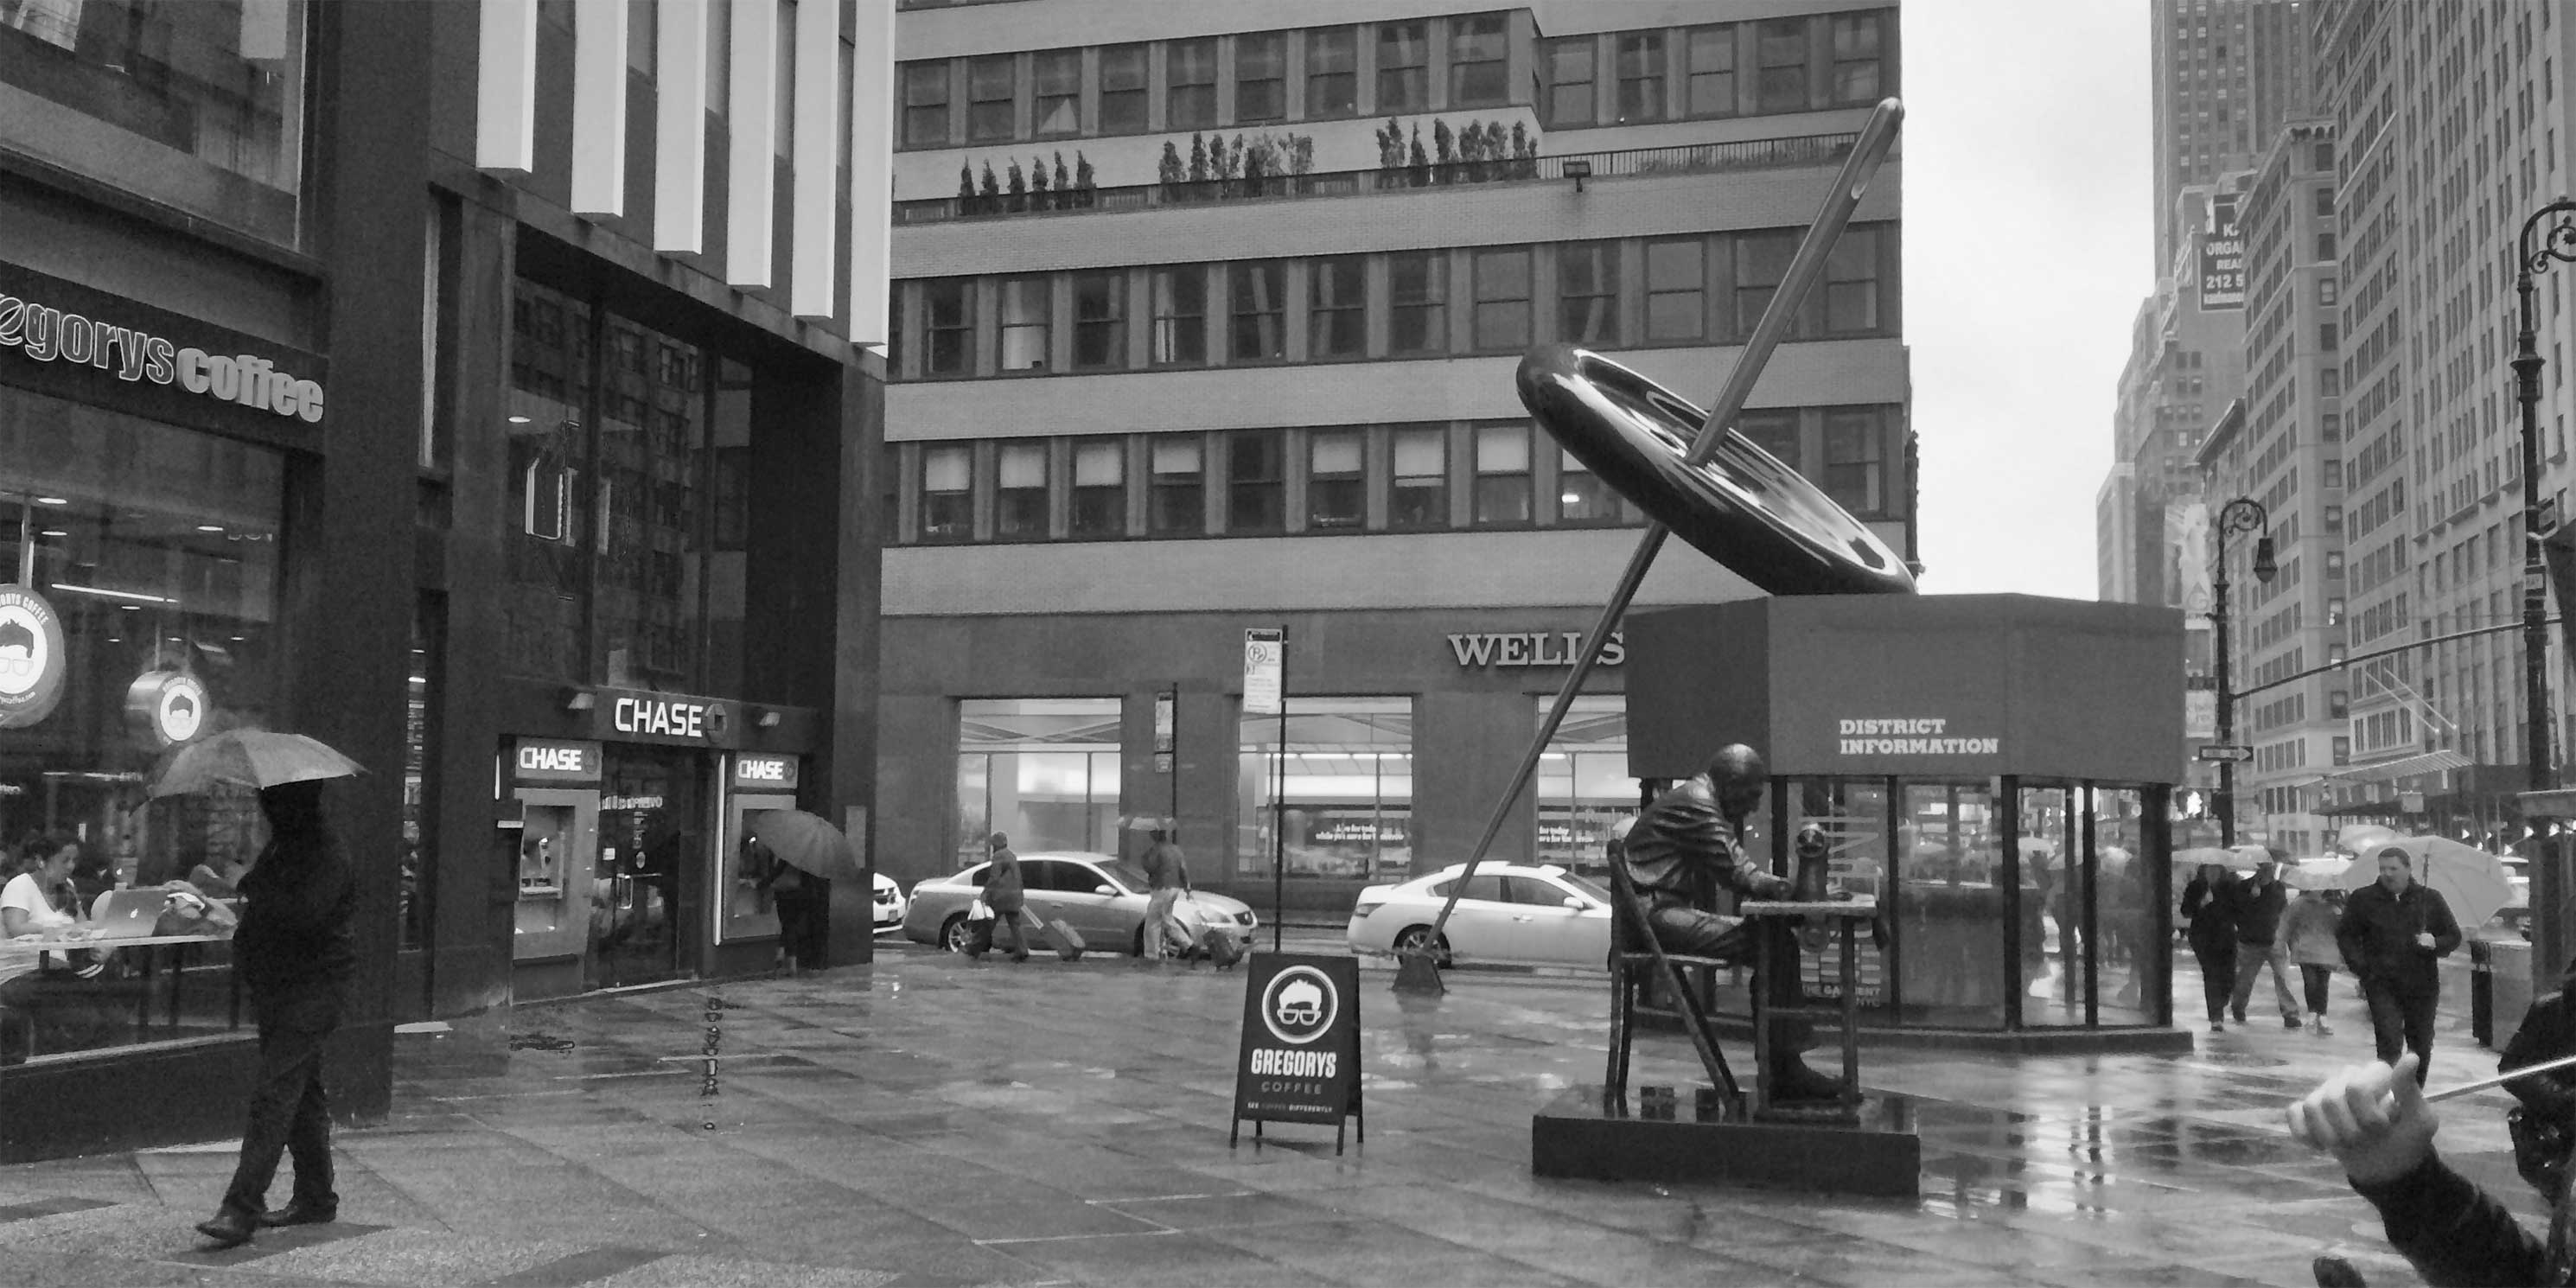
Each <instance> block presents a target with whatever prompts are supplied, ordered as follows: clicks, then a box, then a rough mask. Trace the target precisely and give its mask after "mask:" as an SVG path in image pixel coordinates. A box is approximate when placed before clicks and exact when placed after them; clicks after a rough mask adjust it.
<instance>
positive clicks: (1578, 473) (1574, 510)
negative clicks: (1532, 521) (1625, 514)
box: [1556, 449, 1619, 525]
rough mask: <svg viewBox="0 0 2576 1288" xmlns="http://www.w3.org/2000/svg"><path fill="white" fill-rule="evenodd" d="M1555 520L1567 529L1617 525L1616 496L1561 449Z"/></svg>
mask: <svg viewBox="0 0 2576 1288" xmlns="http://www.w3.org/2000/svg"><path fill="white" fill-rule="evenodd" d="M1556 518H1557V522H1559V523H1563V524H1567V525H1575V524H1585V523H1616V522H1618V521H1619V494H1618V493H1616V492H1613V491H1611V490H1610V485H1609V484H1607V483H1604V482H1602V481H1601V476H1600V475H1597V474H1594V473H1593V472H1592V471H1590V470H1588V469H1585V468H1584V466H1583V462H1581V461H1579V460H1576V459H1575V458H1574V453H1572V452H1568V451H1564V450H1562V449H1560V450H1559V451H1558V452H1557V462H1556Z"/></svg>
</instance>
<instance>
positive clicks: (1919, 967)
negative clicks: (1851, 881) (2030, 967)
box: [1895, 780, 2006, 1029]
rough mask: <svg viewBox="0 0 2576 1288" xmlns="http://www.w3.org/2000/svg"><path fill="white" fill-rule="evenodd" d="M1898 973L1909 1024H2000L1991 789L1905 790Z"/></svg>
mask: <svg viewBox="0 0 2576 1288" xmlns="http://www.w3.org/2000/svg"><path fill="white" fill-rule="evenodd" d="M1897 802H1898V808H1897V835H1898V837H1899V838H1900V841H1901V844H1900V847H1899V855H1898V859H1897V873H1896V902H1895V920H1896V973H1897V978H1898V981H1899V984H1898V987H1899V988H1900V989H1901V990H1902V992H1901V996H1902V997H1903V999H1904V1007H1905V1016H1906V1019H1907V1021H1908V1022H1909V1023H1916V1024H1924V1025H1930V1026H1934V1027H1941V1028H1971V1029H1996V1028H2002V1027H2003V1025H2004V988H2003V985H2004V962H2003V961H2002V959H2001V957H2000V953H2001V949H2002V945H2003V941H2004V933H2003V931H2004V917H2005V915H2006V910H2005V907H2004V903H2005V900H2004V894H2003V890H2002V888H2001V886H1999V885H1998V884H1997V883H1998V881H1999V880H2000V878H2001V874H2002V867H2003V846H2002V838H2001V837H2000V835H1999V834H1998V820H1997V819H1996V817H1995V813H1996V808H1995V807H1996V800H1995V788H1994V785H1993V784H1992V782H1991V781H1981V780H1960V781H1949V782H1910V781H1909V782H1904V783H1903V786H1902V789H1901V794H1900V795H1899V796H1898V797H1897Z"/></svg>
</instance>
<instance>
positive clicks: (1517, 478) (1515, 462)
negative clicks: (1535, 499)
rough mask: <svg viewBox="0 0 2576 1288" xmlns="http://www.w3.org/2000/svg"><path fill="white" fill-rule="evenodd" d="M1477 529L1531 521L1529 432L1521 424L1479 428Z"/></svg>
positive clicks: (1477, 434) (1477, 449)
mask: <svg viewBox="0 0 2576 1288" xmlns="http://www.w3.org/2000/svg"><path fill="white" fill-rule="evenodd" d="M1475 519H1476V522H1477V524H1478V525H1480V526H1482V525H1487V524H1513V523H1527V522H1529V521H1530V429H1529V426H1528V425H1527V424H1525V423H1523V422H1520V421H1506V422H1504V423H1502V424H1499V425H1478V426H1476V508H1475Z"/></svg>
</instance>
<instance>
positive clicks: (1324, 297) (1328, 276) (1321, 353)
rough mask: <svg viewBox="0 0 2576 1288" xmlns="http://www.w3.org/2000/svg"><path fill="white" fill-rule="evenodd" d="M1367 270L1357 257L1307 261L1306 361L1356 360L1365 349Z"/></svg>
mask: <svg viewBox="0 0 2576 1288" xmlns="http://www.w3.org/2000/svg"><path fill="white" fill-rule="evenodd" d="M1366 267H1367V266H1366V264H1365V263H1364V262H1363V261H1362V260H1361V259H1360V257H1359V256H1357V255H1336V256H1333V257H1331V258H1327V259H1317V260H1311V261H1308V263H1307V267H1306V325H1307V330H1308V332H1309V334H1308V335H1307V337H1306V356H1307V357H1308V358H1312V359H1323V358H1356V357H1359V356H1360V355H1361V353H1362V352H1364V351H1365V350H1366V349H1367V348H1368V308H1367V305H1368V299H1367V291H1366V286H1365V283H1366V281H1367V273H1366V271H1365V269H1366Z"/></svg>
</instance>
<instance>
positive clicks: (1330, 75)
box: [1306, 27, 1385, 121]
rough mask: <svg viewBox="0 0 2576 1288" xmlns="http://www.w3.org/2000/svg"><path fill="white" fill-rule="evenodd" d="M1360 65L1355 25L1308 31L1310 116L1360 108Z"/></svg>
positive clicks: (1341, 113) (1321, 116)
mask: <svg viewBox="0 0 2576 1288" xmlns="http://www.w3.org/2000/svg"><path fill="white" fill-rule="evenodd" d="M1359 65H1360V54H1359V35H1358V33H1357V32H1356V31H1354V30H1353V29H1352V28H1349V27H1327V28H1325V29H1324V30H1321V31H1309V32H1307V33H1306V119H1308V120H1310V121H1312V120H1322V119H1325V118H1328V117H1335V116H1349V115H1351V114H1353V113H1355V112H1357V111H1359V109H1360V97H1359V94H1360V89H1359ZM1379 106H1381V107H1383V106H1385V104H1379Z"/></svg>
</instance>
